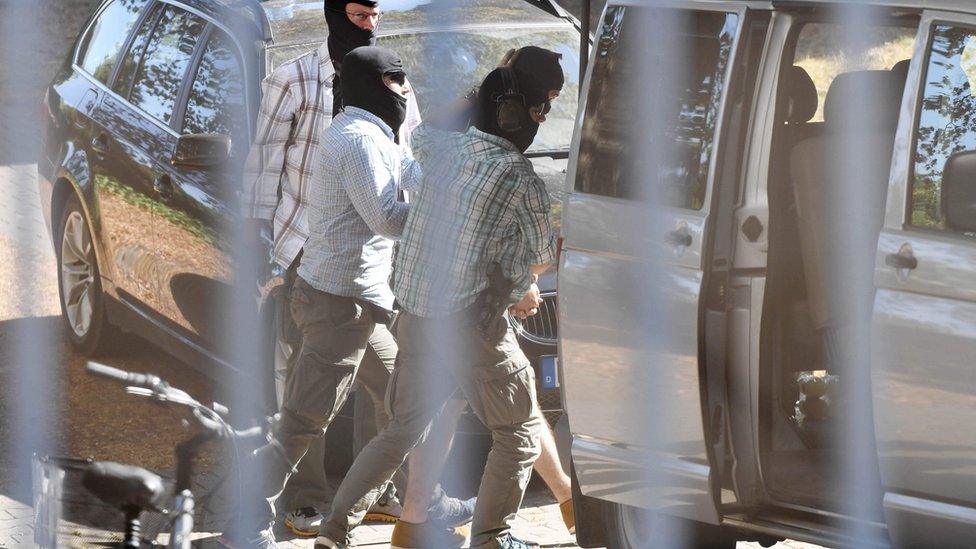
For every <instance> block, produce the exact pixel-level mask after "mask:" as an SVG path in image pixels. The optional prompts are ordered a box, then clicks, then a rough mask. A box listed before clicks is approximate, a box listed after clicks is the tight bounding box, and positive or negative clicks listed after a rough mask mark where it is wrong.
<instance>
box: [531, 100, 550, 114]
mask: <svg viewBox="0 0 976 549" xmlns="http://www.w3.org/2000/svg"><path fill="white" fill-rule="evenodd" d="M551 110H552V101H546V102H545V103H539V104H538V105H533V106H531V107H529V113H530V114H533V115H535V116H538V117H543V116H545V115H547V114H549V111H551Z"/></svg>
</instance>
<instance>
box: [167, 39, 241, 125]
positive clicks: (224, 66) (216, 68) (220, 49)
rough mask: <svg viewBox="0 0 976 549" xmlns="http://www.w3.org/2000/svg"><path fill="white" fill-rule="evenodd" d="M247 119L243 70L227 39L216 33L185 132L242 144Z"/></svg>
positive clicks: (192, 98) (196, 81)
mask: <svg viewBox="0 0 976 549" xmlns="http://www.w3.org/2000/svg"><path fill="white" fill-rule="evenodd" d="M246 120H247V118H246V114H245V112H244V74H243V69H242V67H241V64H240V61H239V60H238V57H237V53H236V51H235V49H234V47H233V45H232V43H231V42H230V40H229V39H228V38H227V36H226V35H225V34H224V33H222V32H214V33H213V35H211V37H210V40H209V42H208V43H207V48H206V50H204V53H203V58H202V59H201V60H200V67H199V69H197V74H196V77H195V78H194V80H193V87H192V88H191V90H190V98H189V102H188V103H187V105H186V116H185V118H184V122H183V133H185V134H186V133H220V134H224V135H229V136H231V137H232V138H234V142H235V143H238V142H241V141H242V140H244V139H245V138H246V135H245V132H244V124H245V121H246Z"/></svg>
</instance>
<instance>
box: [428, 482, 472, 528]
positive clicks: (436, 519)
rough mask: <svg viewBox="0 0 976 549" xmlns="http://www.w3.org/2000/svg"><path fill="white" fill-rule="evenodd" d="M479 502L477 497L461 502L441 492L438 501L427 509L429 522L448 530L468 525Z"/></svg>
mask: <svg viewBox="0 0 976 549" xmlns="http://www.w3.org/2000/svg"><path fill="white" fill-rule="evenodd" d="M477 501H478V498H477V497H473V498H471V499H466V500H460V499H458V498H452V497H449V496H448V495H447V494H445V493H444V492H443V491H441V492H440V497H438V498H437V501H436V502H434V504H433V505H431V506H430V508H428V509H427V517H428V520H430V521H431V522H433V523H435V524H439V525H441V526H444V527H446V528H450V527H452V526H460V525H462V524H467V523H469V522H471V517H472V516H474V504H475V503H476V502H477Z"/></svg>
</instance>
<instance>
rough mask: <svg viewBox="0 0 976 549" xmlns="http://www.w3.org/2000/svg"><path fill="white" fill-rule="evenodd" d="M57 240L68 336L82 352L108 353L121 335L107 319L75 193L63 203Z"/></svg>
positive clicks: (93, 255) (88, 237) (97, 272)
mask: <svg viewBox="0 0 976 549" xmlns="http://www.w3.org/2000/svg"><path fill="white" fill-rule="evenodd" d="M56 242H57V246H56V247H55V250H56V253H57V259H58V294H59V297H60V302H61V318H62V319H63V320H64V323H65V326H66V327H67V328H68V330H67V331H68V338H69V339H70V340H71V344H72V346H74V348H75V349H76V350H77V351H78V352H79V353H81V354H83V355H86V356H95V355H100V354H106V353H109V352H110V351H112V350H114V349H115V348H116V347H117V345H118V343H119V339H120V338H118V337H117V336H118V333H117V332H116V331H115V330H114V329H113V328H112V327H111V326H110V325H109V324H108V321H107V319H106V315H105V298H104V296H103V295H102V282H101V276H100V274H99V271H98V262H97V261H96V260H95V247H94V243H93V242H92V237H91V230H90V229H89V227H88V221H87V219H86V218H85V214H84V212H83V211H82V209H81V203H80V202H79V201H78V197H77V196H75V195H72V196H71V197H70V198H69V199H68V201H67V202H66V203H65V205H64V209H63V210H62V213H61V221H60V223H59V225H58V232H57V240H56Z"/></svg>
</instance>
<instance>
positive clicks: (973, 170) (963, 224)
mask: <svg viewBox="0 0 976 549" xmlns="http://www.w3.org/2000/svg"><path fill="white" fill-rule="evenodd" d="M942 215H943V217H944V219H945V222H946V226H947V227H948V228H950V229H952V230H954V231H961V232H967V233H968V232H976V151H964V152H959V153H956V154H954V155H952V156H950V157H949V160H948V161H946V164H945V169H944V170H943V171H942Z"/></svg>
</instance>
